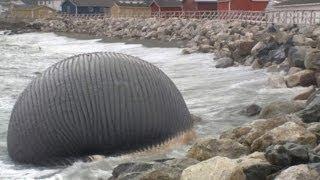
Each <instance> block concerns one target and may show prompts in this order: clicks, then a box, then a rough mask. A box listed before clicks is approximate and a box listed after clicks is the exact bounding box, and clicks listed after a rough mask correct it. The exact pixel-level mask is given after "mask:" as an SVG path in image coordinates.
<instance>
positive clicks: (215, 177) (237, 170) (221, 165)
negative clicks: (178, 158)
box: [181, 156, 246, 180]
mask: <svg viewBox="0 0 320 180" xmlns="http://www.w3.org/2000/svg"><path fill="white" fill-rule="evenodd" d="M194 179H198V180H206V179H211V180H221V179H223V180H245V179H246V176H245V174H244V173H243V170H242V168H241V167H240V166H238V164H237V163H236V161H235V160H231V159H229V158H226V157H220V156H216V157H214V158H211V159H208V160H206V161H203V162H200V163H198V164H196V165H193V166H190V167H188V168H187V169H185V170H184V171H183V172H182V175H181V180H194Z"/></svg>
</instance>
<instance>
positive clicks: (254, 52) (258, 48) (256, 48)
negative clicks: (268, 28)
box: [251, 41, 267, 55]
mask: <svg viewBox="0 0 320 180" xmlns="http://www.w3.org/2000/svg"><path fill="white" fill-rule="evenodd" d="M266 46H267V45H266V44H265V43H264V42H261V41H260V42H258V43H257V44H256V45H254V46H253V48H252V49H251V54H252V55H257V53H258V52H259V51H261V50H262V49H264V48H266Z"/></svg>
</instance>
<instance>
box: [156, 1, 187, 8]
mask: <svg viewBox="0 0 320 180" xmlns="http://www.w3.org/2000/svg"><path fill="white" fill-rule="evenodd" d="M153 2H155V3H156V4H158V5H159V6H160V7H181V6H182V2H181V1H180V0H153Z"/></svg>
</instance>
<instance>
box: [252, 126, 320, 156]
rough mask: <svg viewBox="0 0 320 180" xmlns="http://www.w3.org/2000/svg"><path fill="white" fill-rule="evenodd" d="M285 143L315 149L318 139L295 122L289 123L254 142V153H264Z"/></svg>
mask: <svg viewBox="0 0 320 180" xmlns="http://www.w3.org/2000/svg"><path fill="white" fill-rule="evenodd" d="M285 142H294V143H299V144H303V145H309V146H310V147H315V146H316V143H317V137H316V135H315V134H313V133H311V132H309V131H307V129H306V128H305V127H303V126H302V125H299V124H297V123H295V122H287V123H285V124H283V125H281V126H279V127H276V128H274V129H272V130H270V131H268V132H266V133H265V134H263V135H262V136H261V137H259V138H258V139H256V140H254V141H253V143H252V145H251V150H252V151H264V150H265V149H266V148H267V147H268V146H270V145H274V144H281V143H285Z"/></svg>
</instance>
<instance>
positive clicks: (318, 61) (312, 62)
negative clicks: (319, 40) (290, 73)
mask: <svg viewBox="0 0 320 180" xmlns="http://www.w3.org/2000/svg"><path fill="white" fill-rule="evenodd" d="M304 65H305V67H306V68H307V69H312V70H320V50H318V49H317V50H312V51H310V52H309V53H308V54H307V56H306V59H305V61H304Z"/></svg>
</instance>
